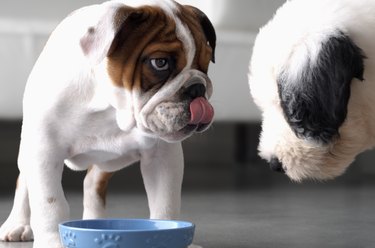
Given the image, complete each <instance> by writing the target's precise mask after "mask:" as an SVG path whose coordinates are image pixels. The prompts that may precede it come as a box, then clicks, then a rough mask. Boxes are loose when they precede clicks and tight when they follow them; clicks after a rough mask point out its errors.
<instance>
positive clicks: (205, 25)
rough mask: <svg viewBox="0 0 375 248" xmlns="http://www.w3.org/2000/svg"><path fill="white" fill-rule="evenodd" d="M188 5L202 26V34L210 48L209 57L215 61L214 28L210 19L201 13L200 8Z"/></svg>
mask: <svg viewBox="0 0 375 248" xmlns="http://www.w3.org/2000/svg"><path fill="white" fill-rule="evenodd" d="M189 7H190V8H191V9H192V10H193V11H194V12H195V14H196V15H197V16H198V18H199V21H200V24H201V26H202V29H203V32H204V35H205V36H206V39H207V41H208V44H209V45H210V47H211V48H212V58H211V61H212V62H214V63H215V49H216V32H215V28H214V26H213V25H212V23H211V21H210V19H208V17H207V16H206V14H205V13H203V11H201V10H200V9H198V8H196V7H193V6H189Z"/></svg>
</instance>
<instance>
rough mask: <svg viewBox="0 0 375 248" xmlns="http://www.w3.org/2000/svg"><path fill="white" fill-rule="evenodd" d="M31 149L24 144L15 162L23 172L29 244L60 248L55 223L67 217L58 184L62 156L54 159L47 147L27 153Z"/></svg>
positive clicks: (40, 247) (64, 202)
mask: <svg viewBox="0 0 375 248" xmlns="http://www.w3.org/2000/svg"><path fill="white" fill-rule="evenodd" d="M44 145H45V144H43V146H44ZM47 147H48V146H47ZM23 148H25V147H23ZM31 148H32V147H28V149H27V150H28V151H27V152H26V151H25V150H26V149H21V153H20V156H22V157H21V159H20V160H19V162H20V170H21V173H25V175H27V179H26V181H27V189H28V193H29V201H30V209H31V219H30V223H31V228H32V229H33V233H34V245H33V247H34V248H62V245H61V242H60V237H59V233H58V224H59V223H60V222H61V221H63V220H66V219H67V218H68V216H69V208H68V204H67V202H66V200H65V196H64V193H63V190H62V185H61V178H62V171H63V167H64V163H63V159H58V157H59V156H56V154H54V152H53V151H51V150H48V151H44V152H37V153H33V152H31V153H32V154H30V149H31ZM48 148H50V147H48ZM33 149H34V150H36V149H35V147H34V148H33ZM26 153H28V154H26ZM30 155H31V156H30Z"/></svg>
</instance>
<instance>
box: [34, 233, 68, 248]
mask: <svg viewBox="0 0 375 248" xmlns="http://www.w3.org/2000/svg"><path fill="white" fill-rule="evenodd" d="M69 247H70V246H69ZM72 247H73V246H72ZM74 247H75V246H74ZM33 248H64V246H63V245H62V244H61V241H60V236H59V234H58V233H55V232H51V233H47V234H45V235H43V236H41V237H40V236H38V237H35V239H34V245H33Z"/></svg>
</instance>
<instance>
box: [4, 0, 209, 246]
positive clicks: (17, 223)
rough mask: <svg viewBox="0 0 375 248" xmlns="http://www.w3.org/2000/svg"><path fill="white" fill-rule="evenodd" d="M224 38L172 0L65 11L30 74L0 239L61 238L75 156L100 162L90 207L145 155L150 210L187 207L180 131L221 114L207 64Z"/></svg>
mask: <svg viewBox="0 0 375 248" xmlns="http://www.w3.org/2000/svg"><path fill="white" fill-rule="evenodd" d="M215 42H216V36H215V31H214V28H213V26H212V24H211V23H210V21H209V20H208V18H207V17H206V15H205V14H203V13H202V12H201V11H200V10H198V9H196V8H194V7H191V6H182V5H180V4H178V3H176V2H173V1H169V0H166V1H160V0H158V1H151V2H150V1H149V2H147V3H145V5H141V6H128V5H126V1H109V2H105V3H103V4H100V5H93V6H88V7H84V8H82V9H79V10H77V11H75V12H73V13H72V14H71V15H70V16H68V17H67V18H66V19H65V20H63V21H62V22H61V24H59V25H58V27H57V28H56V29H55V31H54V32H53V33H52V35H51V37H50V38H49V40H48V42H47V44H46V46H45V48H44V49H43V51H42V53H41V55H40V57H39V59H38V60H37V62H36V64H35V66H34V68H33V70H32V72H31V74H30V76H29V79H28V82H27V85H26V89H25V95H24V117H23V126H22V135H21V136H22V137H21V146H20V151H19V158H18V165H19V170H20V175H19V178H18V183H17V189H16V193H15V199H14V206H13V209H12V212H11V213H10V216H9V217H8V219H7V220H6V222H5V223H4V224H3V225H2V227H1V229H0V238H1V240H3V241H27V240H32V239H33V238H34V246H33V247H35V248H61V247H62V245H61V244H60V240H59V235H58V223H59V222H61V221H64V220H67V219H68V218H69V207H68V204H67V202H66V200H65V197H64V193H63V189H62V186H61V179H62V171H63V167H64V162H65V164H66V165H67V166H68V167H69V168H71V169H73V170H86V169H89V172H88V174H87V177H86V178H85V182H84V195H85V196H84V214H83V217H84V218H98V217H103V215H104V203H105V190H106V184H107V181H108V180H109V177H110V175H111V173H112V172H114V171H117V170H120V169H122V168H124V167H127V166H129V165H130V164H132V163H134V162H136V161H140V167H141V172H142V176H143V180H144V185H145V189H146V192H147V196H148V203H149V209H150V218H152V219H175V218H178V217H179V211H180V197H181V196H180V193H181V183H182V178H183V167H184V165H183V154H182V149H181V141H182V140H183V139H185V138H187V137H189V136H191V135H192V134H193V133H195V132H202V131H204V130H206V129H207V128H208V127H209V126H210V124H211V122H212V120H213V115H214V111H213V108H212V106H211V104H210V103H209V102H208V99H209V98H210V96H211V94H212V84H211V81H210V79H209V78H208V76H207V70H208V66H209V63H210V61H214V50H215Z"/></svg>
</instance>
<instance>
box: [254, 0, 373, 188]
mask: <svg viewBox="0 0 375 248" xmlns="http://www.w3.org/2000/svg"><path fill="white" fill-rule="evenodd" d="M249 83H250V89H251V94H252V97H253V99H254V101H255V103H256V104H257V105H258V106H259V108H260V109H261V111H262V113H263V122H262V133H261V137H260V144H259V154H260V156H261V157H262V158H264V159H266V160H268V161H269V162H270V164H271V168H273V169H274V170H277V171H284V172H285V173H286V174H287V175H288V176H289V177H290V178H292V179H293V180H296V181H300V180H302V179H305V178H314V179H330V178H334V177H336V176H338V175H341V174H342V173H343V172H344V171H345V170H346V168H347V167H348V166H349V165H350V164H351V163H352V162H353V160H354V159H355V157H356V155H358V154H359V153H361V152H363V151H364V150H366V149H370V148H372V147H373V146H374V145H375V1H373V0H361V1H353V0H314V1H311V0H291V1H287V2H286V3H285V4H284V5H283V6H282V7H280V9H279V10H278V11H277V12H276V14H275V16H274V17H273V19H272V20H271V21H270V22H269V23H268V24H266V25H265V26H264V27H263V28H261V29H260V31H259V34H258V35H257V38H256V41H255V45H254V49H253V55H252V59H251V63H250V73H249Z"/></svg>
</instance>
